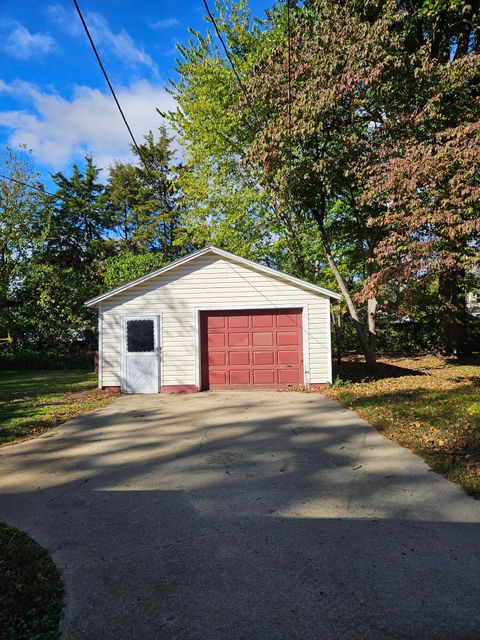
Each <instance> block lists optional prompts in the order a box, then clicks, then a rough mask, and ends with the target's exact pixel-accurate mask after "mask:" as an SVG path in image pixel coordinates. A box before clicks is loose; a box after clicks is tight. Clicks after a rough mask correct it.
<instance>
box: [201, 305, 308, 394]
mask: <svg viewBox="0 0 480 640" xmlns="http://www.w3.org/2000/svg"><path fill="white" fill-rule="evenodd" d="M201 350H202V387H203V388H228V387H240V388H241V387H260V388H262V387H270V388H272V387H285V386H295V385H300V384H303V355H302V354H303V347H302V312H301V310H299V309H280V310H275V311H272V310H268V311H267V310H240V311H224V312H222V311H214V312H208V311H205V312H202V314H201Z"/></svg>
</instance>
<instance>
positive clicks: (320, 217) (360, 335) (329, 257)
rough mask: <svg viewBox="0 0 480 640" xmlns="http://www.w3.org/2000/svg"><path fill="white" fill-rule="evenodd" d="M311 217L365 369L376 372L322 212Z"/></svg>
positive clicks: (370, 350)
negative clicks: (363, 358) (346, 311)
mask: <svg viewBox="0 0 480 640" xmlns="http://www.w3.org/2000/svg"><path fill="white" fill-rule="evenodd" d="M312 213H313V217H314V219H315V222H316V223H317V227H318V230H319V232H320V237H321V240H322V245H323V250H324V251H325V255H326V256H327V262H328V266H329V267H330V269H331V270H332V271H333V275H334V276H335V280H336V281H337V284H338V287H339V289H340V291H341V292H342V295H343V297H344V298H345V301H346V303H347V307H348V312H349V314H350V317H351V318H352V320H353V324H354V326H355V331H356V332H357V337H358V341H359V342H360V346H361V349H362V352H363V355H364V357H365V363H366V365H367V371H369V372H370V373H372V374H375V373H376V372H377V360H376V354H375V349H372V346H371V344H370V342H369V340H368V338H367V336H366V333H365V329H364V327H363V324H362V322H361V321H360V318H359V316H358V311H357V308H356V306H355V303H354V302H353V298H352V296H351V295H350V292H349V291H348V289H347V286H346V284H345V281H344V279H343V277H342V274H341V273H340V271H339V269H338V267H337V265H336V263H335V260H334V259H333V255H332V252H331V249H330V244H329V242H328V238H327V234H326V232H325V228H324V226H323V225H324V213H323V212H322V211H320V210H318V211H313V212H312Z"/></svg>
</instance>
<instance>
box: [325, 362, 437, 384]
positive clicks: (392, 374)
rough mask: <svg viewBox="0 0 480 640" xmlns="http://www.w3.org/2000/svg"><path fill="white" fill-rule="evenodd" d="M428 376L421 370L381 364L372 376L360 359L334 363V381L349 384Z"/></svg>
mask: <svg viewBox="0 0 480 640" xmlns="http://www.w3.org/2000/svg"><path fill="white" fill-rule="evenodd" d="M424 375H426V374H425V373H424V372H423V371H421V370H420V369H411V368H409V367H400V366H398V365H393V364H388V363H386V362H379V364H378V371H377V373H376V374H375V375H372V374H371V373H370V372H369V371H367V367H366V364H365V362H363V361H362V360H360V359H358V360H357V359H355V360H346V361H344V362H342V363H341V364H340V365H339V364H338V363H333V379H334V380H335V379H336V378H337V377H338V378H340V380H344V381H347V380H348V381H349V382H364V381H367V380H382V379H384V378H401V377H402V376H424Z"/></svg>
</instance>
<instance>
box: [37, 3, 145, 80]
mask: <svg viewBox="0 0 480 640" xmlns="http://www.w3.org/2000/svg"><path fill="white" fill-rule="evenodd" d="M47 12H48V15H49V16H50V18H51V19H52V20H54V21H55V22H56V23H57V25H58V26H59V27H60V28H61V29H63V30H64V31H65V32H66V33H68V34H70V35H73V36H79V35H80V36H82V37H84V31H83V27H82V25H81V23H80V19H79V17H78V15H77V14H76V13H75V12H74V11H72V12H69V11H67V10H66V9H65V8H64V7H62V6H61V5H59V4H52V5H50V6H49V7H48V9H47ZM85 21H86V23H87V26H88V29H89V31H90V33H91V35H92V38H93V40H94V42H95V44H96V45H97V46H99V47H102V46H103V47H105V48H107V49H108V51H109V53H111V54H112V55H114V56H115V57H117V58H118V59H119V60H121V61H122V62H124V63H127V64H129V65H132V66H133V65H143V66H146V67H149V68H150V69H152V70H153V71H154V72H155V73H156V72H157V68H156V65H155V63H154V62H153V60H152V58H151V56H150V55H149V54H148V53H146V52H145V51H144V50H143V49H142V48H141V47H138V46H137V45H136V44H135V42H134V40H133V38H132V37H131V36H130V35H129V34H128V33H127V32H126V31H125V30H123V29H122V30H121V31H119V32H118V33H114V32H113V31H112V30H111V29H110V27H109V25H108V22H107V20H106V19H105V18H104V17H103V16H102V15H101V14H100V13H94V12H92V11H89V12H88V13H86V14H85ZM100 53H101V52H100Z"/></svg>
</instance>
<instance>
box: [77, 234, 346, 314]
mask: <svg viewBox="0 0 480 640" xmlns="http://www.w3.org/2000/svg"><path fill="white" fill-rule="evenodd" d="M207 253H213V254H215V255H218V256H221V257H223V258H225V259H227V260H232V261H233V262H237V263H238V264H246V265H247V266H250V267H251V268H252V269H256V270H258V271H261V272H263V273H268V274H269V275H271V276H272V277H276V278H280V279H281V280H285V281H287V282H290V283H291V284H293V285H295V286H297V287H300V288H303V289H307V290H309V291H313V292H314V293H319V294H321V295H323V296H326V297H328V298H332V299H333V300H341V298H342V296H341V295H340V294H339V293H336V292H335V291H330V289H324V288H323V287H319V286H317V285H316V284H311V283H310V282H306V281H305V280H301V279H300V278H297V277H295V276H290V275H288V274H286V273H282V272H281V271H276V270H275V269H271V268H270V267H266V266H264V265H261V264H258V263H256V262H253V261H252V260H248V259H247V258H241V257H240V256H236V255H235V254H233V253H230V252H228V251H224V250H223V249H218V248H217V247H205V248H204V249H199V250H198V251H195V252H192V253H189V254H188V255H187V256H183V258H179V259H178V260H175V261H174V262H171V263H170V264H168V265H165V266H164V267H161V268H160V269H156V270H155V271H151V272H150V273H147V274H145V275H144V276H141V277H140V278H136V279H135V280H130V282H126V283H125V284H123V285H120V286H119V287H116V288H115V289H111V290H110V291H106V292H105V293H102V294H100V295H98V296H95V298H91V299H90V300H87V301H86V302H85V303H84V304H85V306H86V307H96V306H98V305H99V304H100V303H101V302H103V300H106V299H108V298H111V297H112V296H116V295H118V294H119V293H122V291H126V290H127V289H130V288H132V287H135V286H137V285H139V284H142V283H143V282H146V281H147V280H150V279H151V278H155V277H157V276H159V275H162V274H163V273H167V272H168V271H171V270H172V269H176V268H177V267H179V266H180V265H181V264H184V263H186V262H190V260H194V259H196V258H199V257H200V256H202V255H205V254H207Z"/></svg>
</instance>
